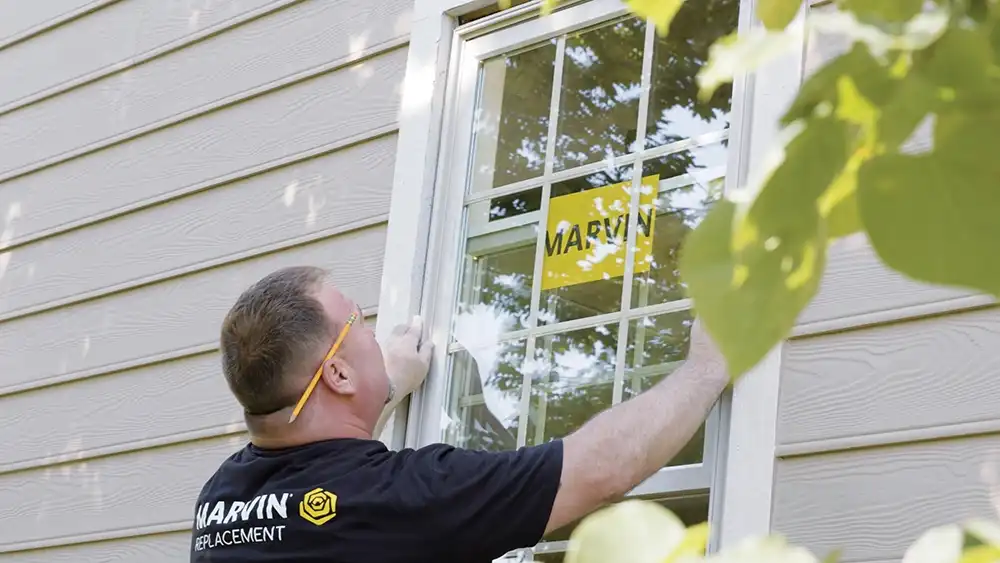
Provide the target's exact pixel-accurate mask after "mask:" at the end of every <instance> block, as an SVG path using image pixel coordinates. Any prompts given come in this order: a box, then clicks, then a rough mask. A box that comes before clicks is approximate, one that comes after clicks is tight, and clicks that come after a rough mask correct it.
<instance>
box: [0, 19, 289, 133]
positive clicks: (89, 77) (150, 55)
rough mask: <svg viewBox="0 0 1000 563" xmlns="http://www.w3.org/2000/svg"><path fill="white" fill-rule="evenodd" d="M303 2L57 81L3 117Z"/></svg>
mask: <svg viewBox="0 0 1000 563" xmlns="http://www.w3.org/2000/svg"><path fill="white" fill-rule="evenodd" d="M117 1H120V0H110V1H109V2H107V3H108V4H113V3H115V2H117ZM302 1H303V0H277V1H275V2H273V3H271V4H267V5H266V6H262V7H260V8H257V9H256V10H251V11H249V12H244V13H242V14H240V15H238V16H235V17H232V18H229V19H227V20H223V21H221V22H219V23H217V24H215V25H213V26H209V27H206V28H205V29H203V30H201V31H198V32H195V33H192V34H190V35H185V36H183V37H180V38H178V39H175V40H173V41H170V42H168V43H163V44H162V45H159V46H157V47H154V48H152V49H150V50H148V51H143V52H142V53H139V54H137V55H133V56H131V57H128V58H125V59H122V60H120V61H118V62H116V63H112V64H110V65H107V66H105V67H102V68H99V69H97V70H93V71H91V72H89V73H87V74H83V75H80V76H77V77H75V78H71V79H69V80H66V81H64V82H60V83H58V84H54V85H52V86H49V87H48V88H45V89H43V90H39V91H37V92H34V93H32V94H28V95H27V96H24V97H22V98H18V99H16V100H14V101H12V102H9V103H7V104H6V105H2V106H0V116H3V115H4V114H7V113H10V112H12V111H15V110H18V109H21V108H22V107H25V106H29V105H31V104H35V103H38V102H40V101H42V100H45V99H47V98H51V97H53V96H58V95H60V94H64V93H66V92H69V91H70V90H73V89H76V88H79V87H80V86H83V85H85V84H89V83H91V82H95V81H97V80H100V79H102V78H105V77H108V76H111V75H112V74H117V73H119V72H122V71H124V70H128V69H130V68H132V67H134V66H139V65H140V64H143V63H146V62H149V61H151V60H153V59H155V58H158V57H161V56H163V55H167V54H169V53H172V52H173V51H178V50H180V49H184V48H186V47H188V46H190V45H194V44H195V43H198V42H200V41H204V40H205V39H208V38H209V37H212V36H214V35H218V34H220V33H224V32H225V31H228V30H229V29H231V28H234V27H238V26H240V25H243V24H245V23H247V22H251V21H253V20H255V19H258V18H261V17H264V16H267V15H269V14H271V13H273V12H277V11H278V10H282V9H284V8H287V7H289V6H291V5H293V4H297V3H299V2H302ZM71 19H72V18H71ZM66 21H69V19H67V20H66ZM50 27H53V26H50ZM22 40H23V39H22ZM6 47H7V45H4V46H2V47H0V50H2V49H3V48H6Z"/></svg>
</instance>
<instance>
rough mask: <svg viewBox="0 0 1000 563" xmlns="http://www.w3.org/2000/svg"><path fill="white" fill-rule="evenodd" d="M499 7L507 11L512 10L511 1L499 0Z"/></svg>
mask: <svg viewBox="0 0 1000 563" xmlns="http://www.w3.org/2000/svg"><path fill="white" fill-rule="evenodd" d="M497 7H498V8H500V9H501V10H506V9H507V8H510V0H497Z"/></svg>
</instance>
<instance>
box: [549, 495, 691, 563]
mask: <svg viewBox="0 0 1000 563" xmlns="http://www.w3.org/2000/svg"><path fill="white" fill-rule="evenodd" d="M685 533H686V530H685V528H684V524H683V523H682V522H681V520H680V518H678V517H677V516H675V515H674V513H673V512H671V511H669V510H667V509H666V508H664V507H663V506H661V505H659V504H657V503H655V502H649V501H643V500H627V501H624V502H621V503H618V504H615V505H612V506H610V507H608V508H604V509H601V510H599V511H597V512H595V513H593V514H591V515H590V516H588V517H586V518H584V519H583V521H582V522H580V524H579V525H578V526H577V527H576V529H575V530H573V534H572V535H571V536H570V538H569V547H568V549H567V551H566V559H565V561H566V563H608V562H609V561H628V562H629V563H663V562H664V561H665V560H666V559H667V558H668V557H670V556H671V554H673V553H674V552H675V551H676V550H677V548H678V547H679V546H681V545H682V543H683V542H684V540H685Z"/></svg>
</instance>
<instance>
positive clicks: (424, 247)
mask: <svg viewBox="0 0 1000 563" xmlns="http://www.w3.org/2000/svg"><path fill="white" fill-rule="evenodd" d="M489 1H492V0H489ZM613 1H614V2H618V0H613ZM584 2H586V5H587V6H598V5H600V6H602V7H606V6H608V5H610V4H611V3H612V0H589V1H586V0H564V2H563V6H564V7H565V8H564V9H563V11H565V10H569V9H570V8H575V7H578V4H582V3H584ZM540 3H541V2H540V0H535V1H533V2H530V3H527V4H523V5H521V6H518V7H516V8H513V9H511V10H507V11H505V12H501V13H499V14H495V15H492V16H488V17H486V18H483V19H482V20H477V21H474V22H471V23H469V24H466V25H464V26H462V27H461V28H459V27H458V26H457V25H456V19H455V17H456V16H457V15H460V14H463V13H467V12H470V11H473V10H475V9H478V8H481V7H482V6H483V5H484V4H485V0H472V1H470V0H415V4H414V12H413V20H412V24H413V25H412V28H411V37H410V47H409V53H408V59H407V65H406V74H405V79H404V83H403V89H402V96H401V106H402V109H401V114H400V120H399V124H400V125H399V138H398V145H397V158H396V164H395V170H394V178H393V190H392V200H391V204H390V213H389V225H388V228H387V233H386V252H385V259H384V261H385V263H384V268H383V280H382V286H381V294H380V305H381V307H380V311H379V316H378V324H377V327H376V332H377V334H378V336H379V337H380V339H381V338H384V337H385V336H387V335H388V333H389V332H390V330H391V327H392V326H394V325H396V324H398V323H401V322H405V321H407V320H408V319H409V318H410V317H411V316H412V315H414V314H422V315H423V316H424V317H425V318H427V319H428V322H433V318H434V316H435V315H436V314H439V311H441V310H444V314H446V315H450V308H451V305H452V304H451V302H450V300H449V299H439V300H438V302H437V303H435V300H436V294H437V293H438V292H428V293H426V294H425V293H424V291H423V288H424V287H439V283H440V282H441V281H442V280H441V279H440V277H439V274H440V273H441V272H440V270H444V268H433V267H432V268H427V267H426V264H427V262H428V258H430V259H432V260H433V262H434V263H435V264H446V263H447V264H456V263H457V258H458V256H457V252H458V250H459V248H458V247H459V245H457V244H454V241H453V240H451V239H450V238H448V237H447V236H446V235H447V233H448V231H452V232H459V231H454V229H455V225H454V223H460V222H456V221H448V220H447V218H446V215H447V213H448V211H449V210H451V209H453V208H454V209H459V210H461V208H462V205H463V203H466V202H464V201H463V199H465V193H464V190H452V189H446V188H445V189H437V190H436V189H435V187H436V186H442V187H445V186H450V185H453V184H452V182H451V181H449V180H450V179H449V176H450V174H452V172H451V171H450V170H448V166H447V165H448V161H447V159H446V158H445V156H446V155H445V154H443V153H444V152H445V151H439V150H438V149H439V147H441V146H449V147H450V146H452V145H451V144H450V141H451V139H450V137H451V135H452V132H453V131H454V130H455V127H454V120H455V119H457V118H458V116H456V115H455V112H456V110H457V109H458V108H456V104H455V103H454V101H455V96H456V93H457V92H456V87H457V86H458V85H459V81H460V78H459V77H460V74H461V73H449V72H448V71H449V69H452V68H457V64H458V61H459V60H460V58H459V56H460V54H461V49H462V45H463V42H464V41H465V40H466V39H469V38H473V37H477V36H479V35H484V34H487V33H491V32H493V31H494V30H496V29H497V28H499V27H503V26H505V25H509V24H510V22H518V21H523V20H526V19H531V18H533V17H535V15H534V14H535V13H536V11H537V9H538V6H539V5H540ZM754 3H755V2H754V0H742V1H741V6H740V14H741V15H740V28H739V29H740V32H741V33H743V32H746V31H748V30H749V29H750V26H751V25H759V24H757V23H754V22H753V16H752V13H753V10H754ZM807 4H808V3H807ZM621 8H623V6H619V9H621ZM803 12H804V11H803ZM561 13H562V12H556V13H555V14H553V15H550V16H547V17H548V18H558V17H560V14H561ZM563 17H564V16H563ZM606 17H608V16H605V17H602V18H601V19H606ZM802 17H804V15H803V13H801V12H800V14H799V16H798V18H802ZM579 27H583V26H579ZM536 39H537V38H536V37H533V38H532V41H534V40H536ZM801 59H802V56H801V53H800V54H798V56H795V55H790V56H789V57H786V59H783V60H782V61H778V62H775V63H772V64H771V65H769V66H768V67H767V68H764V69H761V70H760V71H758V72H757V73H756V77H757V78H756V80H755V79H754V75H748V76H740V77H738V78H737V80H736V82H735V83H734V97H733V110H732V112H733V115H734V116H736V118H734V119H733V120H732V123H731V127H730V138H731V139H732V147H733V148H732V149H731V150H730V156H729V158H730V161H729V169H730V170H739V173H738V176H739V177H738V178H733V176H734V175H733V174H730V175H729V176H730V177H727V180H726V189H727V191H729V190H731V189H732V188H733V187H734V186H735V185H737V184H738V183H740V182H742V181H743V180H745V179H746V177H747V174H746V171H747V168H749V167H748V166H747V164H748V163H754V164H759V163H760V162H761V160H762V158H761V157H762V156H763V154H762V149H763V148H765V147H766V146H767V145H769V144H770V142H771V141H772V140H773V139H774V137H775V135H776V132H777V130H776V123H777V119H776V116H777V115H778V114H779V113H780V111H781V109H782V108H783V107H785V106H786V105H787V103H788V101H790V99H791V98H792V97H793V96H794V93H795V91H796V90H797V88H798V84H799V81H800V80H801V71H802V60H801ZM464 78H465V80H468V77H464ZM464 154H469V151H468V150H467V149H466V151H465V153H464ZM490 195H491V196H493V197H496V196H498V195H501V194H499V193H496V194H490ZM460 216H462V217H464V214H460ZM461 221H463V222H464V218H463V219H462V220H461ZM449 223H453V225H452V227H451V229H449V228H446V227H447V226H448V224H449ZM457 226H458V227H459V228H463V227H464V225H461V224H459V225H457ZM452 238H454V235H453V236H452ZM452 277H454V274H453V275H452ZM445 293H448V295H447V296H446V297H449V298H450V297H453V296H454V294H453V292H451V291H449V292H445ZM431 338H432V340H433V342H434V343H435V353H434V363H433V365H432V370H431V374H430V375H429V377H428V380H427V382H426V383H425V385H424V386H423V387H422V388H421V389H418V390H417V391H416V392H415V393H414V394H413V396H412V398H411V400H410V401H409V404H408V405H407V404H406V403H404V405H401V407H400V408H399V409H398V410H397V413H396V416H395V417H394V418H393V419H392V420H391V421H390V423H389V424H388V425H387V427H386V430H385V432H384V433H383V434H382V436H380V439H382V441H383V442H385V443H386V444H387V445H388V446H389V447H393V448H400V447H403V446H418V445H421V444H426V443H429V442H433V441H437V440H438V439H439V435H437V434H435V435H433V436H431V435H428V433H427V432H426V431H424V430H422V429H424V428H426V426H427V425H428V424H427V421H428V419H430V418H431V417H430V416H429V415H428V413H439V412H442V409H443V407H444V404H443V401H444V400H445V399H446V394H447V391H448V389H447V385H448V376H447V368H448V365H447V356H448V349H447V348H448V342H449V339H448V334H446V333H444V332H442V331H440V330H438V331H435V332H433V333H432V334H431ZM780 356H781V348H780V346H779V347H778V348H776V349H775V350H773V351H772V352H771V354H770V355H769V356H768V357H767V359H765V360H764V361H763V362H761V364H760V365H758V366H757V367H756V368H755V369H754V370H752V371H751V373H749V374H747V375H746V376H745V377H744V378H743V379H742V380H741V381H740V383H739V384H737V385H736V386H735V389H734V390H732V391H729V392H727V395H731V396H732V400H731V403H727V402H723V403H722V404H723V407H722V408H720V409H717V410H718V412H719V415H718V420H717V422H716V423H717V424H720V425H721V426H722V428H723V430H724V431H723V432H722V433H721V434H720V433H715V435H718V436H719V440H718V442H717V443H716V444H715V445H714V447H713V448H706V456H708V455H714V456H716V463H715V464H714V467H715V474H714V475H712V476H711V481H710V482H709V484H710V485H712V488H713V489H714V490H715V492H716V494H714V495H712V499H713V500H712V501H711V506H710V509H709V517H710V520H711V521H712V522H716V523H717V525H716V526H714V530H713V534H712V538H711V540H710V546H715V547H720V546H722V547H724V546H730V545H732V544H733V543H735V542H736V541H738V540H739V539H741V538H743V537H746V536H747V535H759V534H764V533H768V532H769V530H770V503H771V489H772V484H773V476H774V461H775V458H774V444H775V440H774V434H775V426H776V418H777V392H778V380H779V371H780ZM435 418H436V417H435ZM732 429H735V430H736V431H733V430H732ZM678 469H686V468H684V467H682V468H678ZM637 492H641V491H637ZM720 513H721V514H720Z"/></svg>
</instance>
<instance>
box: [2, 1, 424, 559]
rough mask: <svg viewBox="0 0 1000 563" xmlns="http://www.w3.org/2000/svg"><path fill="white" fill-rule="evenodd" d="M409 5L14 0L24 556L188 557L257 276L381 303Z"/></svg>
mask: <svg viewBox="0 0 1000 563" xmlns="http://www.w3.org/2000/svg"><path fill="white" fill-rule="evenodd" d="M411 4H412V0H376V1H374V2H373V1H371V0H298V1H289V0H231V1H224V2H219V1H212V0H192V1H190V2H163V1H162V0H118V1H97V2H95V1H91V2H85V1H82V0H52V1H46V2H36V3H27V4H25V3H23V2H17V3H16V6H15V2H11V1H7V0H0V13H3V14H4V17H3V18H2V19H0V77H3V83H4V89H3V92H0V227H2V233H0V443H2V444H4V445H5V446H6V447H5V448H3V450H2V451H0V556H2V557H4V560H5V561H11V562H12V563H25V562H29V561H102V562H103V561H137V560H142V561H146V562H148V563H158V562H160V561H163V562H166V561H180V560H185V559H186V557H187V551H188V549H189V542H190V533H189V529H190V522H191V516H192V510H193V503H194V499H195V497H196V496H197V494H198V491H199V489H200V487H201V484H202V483H203V482H204V480H205V479H206V478H207V477H208V475H210V474H211V472H212V471H213V470H214V469H215V468H216V467H217V466H218V464H219V463H220V462H221V461H222V460H223V459H224V458H225V457H226V456H228V455H229V454H230V453H232V452H233V451H235V450H236V449H237V448H239V447H240V446H241V445H242V444H243V443H244V440H245V435H244V427H243V424H242V415H241V412H240V409H239V408H238V406H237V405H236V404H235V402H234V401H233V400H232V398H231V396H230V395H229V393H228V390H227V389H226V386H225V382H224V380H223V378H222V377H221V375H220V370H219V358H218V352H217V338H218V326H219V323H220V321H221V319H222V317H223V315H224V314H225V312H226V310H228V308H229V306H230V305H231V304H232V301H233V300H234V299H235V297H236V296H237V295H238V294H239V292H240V291H242V290H243V289H244V288H245V287H246V286H248V285H249V284H250V283H252V282H253V281H255V280H256V279H258V278H259V277H261V276H263V275H265V274H266V273H268V272H270V271H272V270H274V269H276V268H279V267H282V266H287V265H293V264H314V265H319V266H324V267H328V268H330V269H331V270H332V271H333V274H334V277H335V280H336V283H338V285H339V286H340V287H341V288H342V289H344V290H345V291H346V292H347V293H348V294H349V295H350V296H351V297H353V298H354V299H355V300H356V301H357V302H358V303H359V305H360V306H361V307H362V308H363V309H364V311H365V313H366V315H369V316H370V318H368V319H367V322H372V323H373V322H374V315H375V313H376V312H377V307H378V296H379V287H380V282H381V272H382V260H383V257H384V249H385V228H386V220H387V216H388V211H389V200H390V194H391V189H392V182H393V178H392V176H393V167H394V165H395V157H396V130H397V127H398V124H397V120H398V115H397V114H398V111H399V100H400V93H401V92H400V89H401V83H402V79H403V73H404V68H405V64H406V56H407V43H408V36H409V28H410V18H411ZM8 14H10V15H11V17H9V18H8V17H7V16H8Z"/></svg>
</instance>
